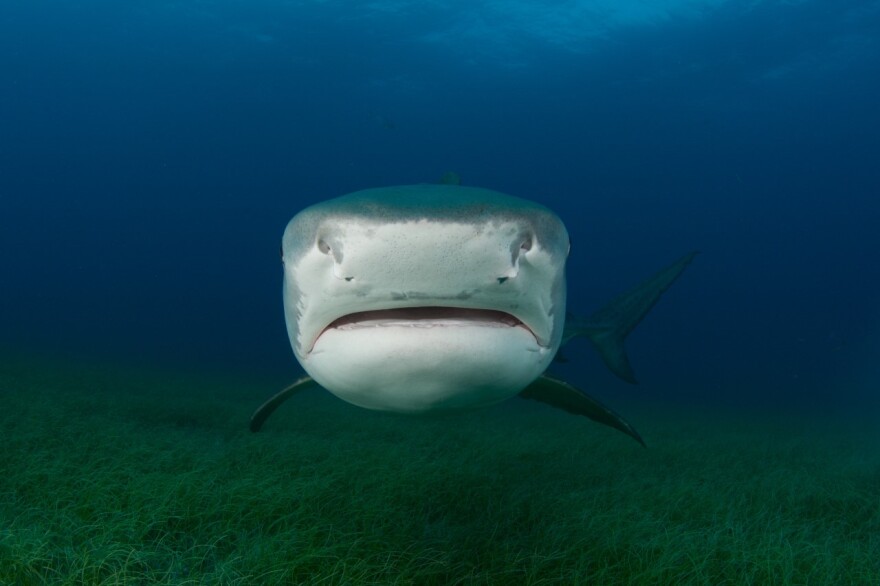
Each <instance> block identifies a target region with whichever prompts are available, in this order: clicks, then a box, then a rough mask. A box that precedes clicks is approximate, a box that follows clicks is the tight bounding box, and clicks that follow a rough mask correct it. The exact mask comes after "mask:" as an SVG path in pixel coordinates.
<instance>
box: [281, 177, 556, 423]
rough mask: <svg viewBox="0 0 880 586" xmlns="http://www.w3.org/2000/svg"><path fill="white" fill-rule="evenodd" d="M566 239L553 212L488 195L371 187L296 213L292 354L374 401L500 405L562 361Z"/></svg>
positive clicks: (338, 386)
mask: <svg viewBox="0 0 880 586" xmlns="http://www.w3.org/2000/svg"><path fill="white" fill-rule="evenodd" d="M568 250H569V239H568V233H567V231H566V229H565V226H564V225H563V223H562V221H561V220H560V219H559V218H558V217H557V216H556V214H554V213H553V212H551V211H550V210H548V209H547V208H545V207H543V206H541V205H539V204H537V203H534V202H531V201H528V200H524V199H520V198H516V197H512V196H508V195H504V194H502V193H498V192H495V191H490V190H486V189H477V188H471V187H461V186H455V185H411V186H400V187H389V188H381V189H370V190H366V191H359V192H356V193H352V194H349V195H345V196H342V197H339V198H336V199H332V200H329V201H325V202H322V203H319V204H316V205H314V206H311V207H309V208H306V209H305V210H303V211H302V212H300V213H299V214H297V215H296V216H295V217H294V218H293V219H292V220H291V221H290V223H289V224H288V225H287V229H286V230H285V232H284V237H283V240H282V247H281V253H282V262H283V264H284V313H285V319H286V322H287V331H288V335H289V337H290V343H291V346H292V347H293V351H294V354H295V355H296V358H297V359H298V360H299V362H300V364H301V365H302V367H303V368H304V369H305V371H306V372H307V373H308V374H309V376H311V377H312V378H313V379H314V380H315V381H316V382H317V383H318V384H320V385H321V386H323V387H324V388H326V389H327V390H329V391H330V392H332V393H333V394H335V395H336V396H338V397H340V398H341V399H343V400H345V401H348V402H350V403H353V404H355V405H358V406H361V407H366V408H369V409H379V410H385V411H396V412H405V413H420V412H430V411H449V410H458V409H467V408H473V407H480V406H484V405H489V404H493V403H496V402H499V401H502V400H504V399H507V398H508V397H511V396H513V395H515V394H517V393H519V392H520V391H521V390H522V389H523V388H525V387H526V386H527V385H529V383H531V382H532V381H534V380H535V379H536V378H537V377H538V376H539V375H541V373H542V372H544V370H545V369H546V368H547V366H548V365H549V363H550V362H551V361H552V359H553V357H554V355H555V353H556V351H557V350H558V349H559V345H560V343H561V341H562V335H563V327H564V322H565V315H566V312H565V260H566V257H567V255H568Z"/></svg>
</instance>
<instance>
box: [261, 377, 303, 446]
mask: <svg viewBox="0 0 880 586" xmlns="http://www.w3.org/2000/svg"><path fill="white" fill-rule="evenodd" d="M317 386H318V383H316V382H315V381H314V380H312V377H310V376H304V377H303V378H301V379H299V380H298V381H296V382H295V383H293V384H292V385H290V386H289V387H287V388H285V389H284V390H282V391H280V392H278V393H276V394H275V395H273V396H272V398H271V399H269V400H268V401H266V402H265V403H263V404H262V405H260V406H259V408H258V409H257V410H256V411H254V414H253V415H251V431H253V432H258V431H260V428H262V427H263V424H264V423H266V420H267V419H269V416H270V415H272V413H274V412H275V409H278V407H280V406H281V403H283V402H284V401H286V400H288V399H289V398H290V397H292V396H293V395H294V394H295V393H298V392H300V391H303V390H305V389H307V388H310V387H317Z"/></svg>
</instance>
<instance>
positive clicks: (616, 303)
mask: <svg viewBox="0 0 880 586" xmlns="http://www.w3.org/2000/svg"><path fill="white" fill-rule="evenodd" d="M697 254H698V252H697V251H693V252H689V253H688V254H686V255H684V256H683V257H681V258H679V259H678V260H677V261H675V262H674V263H672V264H671V265H669V266H667V267H666V268H664V269H662V270H660V271H658V272H657V273H656V274H654V275H653V276H652V277H650V278H648V279H646V280H645V281H643V282H642V283H640V284H639V285H636V286H635V287H633V288H632V289H630V290H629V291H626V292H624V293H621V294H620V295H618V296H617V297H615V298H614V299H612V300H611V301H609V302H608V303H607V304H605V306H604V307H602V308H601V309H599V310H598V311H597V312H595V313H594V314H593V315H591V316H590V317H588V318H586V319H583V318H577V317H574V316H569V318H568V319H567V320H566V324H565V332H564V333H563V337H562V344H563V345H564V344H565V343H566V342H568V341H569V340H571V339H572V338H574V337H577V336H587V337H588V338H589V339H590V341H591V342H592V343H593V346H594V347H595V348H596V350H597V351H598V352H599V356H601V357H602V360H603V361H604V362H605V365H606V366H607V367H608V368H609V369H610V370H611V372H613V373H614V374H616V375H617V376H618V377H620V378H621V379H623V380H625V381H626V382H629V383H636V382H637V381H636V377H635V374H634V373H633V369H632V366H630V363H629V358H627V355H626V348H625V347H624V340H626V336H627V335H628V334H629V333H630V332H631V331H632V330H633V328H635V327H636V326H637V325H638V323H639V322H640V321H642V319H643V318H644V317H645V315H647V314H648V312H649V311H651V308H652V307H654V305H655V304H656V303H657V301H658V300H659V299H660V296H661V295H663V293H664V292H665V291H666V290H667V289H669V287H670V286H671V285H672V284H673V283H674V282H675V280H676V279H678V277H679V276H680V275H681V273H682V272H683V271H684V269H685V268H687V266H688V265H689V264H690V263H691V261H693V260H694V257H695V256H697Z"/></svg>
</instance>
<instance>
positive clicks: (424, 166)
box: [0, 0, 880, 409]
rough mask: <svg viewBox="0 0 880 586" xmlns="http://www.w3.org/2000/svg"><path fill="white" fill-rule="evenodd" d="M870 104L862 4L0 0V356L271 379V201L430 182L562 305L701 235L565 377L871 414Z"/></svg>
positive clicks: (877, 81) (873, 249)
mask: <svg viewBox="0 0 880 586" xmlns="http://www.w3.org/2000/svg"><path fill="white" fill-rule="evenodd" d="M878 104H880V2H877V1H876V0H865V1H860V2H857V1H845V0H804V1H797V2H783V1H778V2H776V1H760V0H758V1H755V2H736V1H730V0H729V1H724V0H695V1H687V2H686V1H684V0H670V1H668V2H648V3H644V2H636V1H635V0H620V1H612V0H601V1H596V2H587V1H571V2H552V1H549V0H545V1H525V0H518V1H512V2H506V3H502V2H494V3H482V2H473V1H471V0H458V1H452V0H448V1H445V0H438V1H436V2H430V3H428V2H412V1H410V2H407V1H393V0H384V1H383V0H377V1H376V2H320V1H301V2H282V1H280V0H248V1H244V0H241V1H238V2H233V1H225V2H221V1H210V0H206V1H200V2H172V1H163V0H151V1H149V2H146V1H126V2H119V1H116V0H113V1H97V0H83V1H81V2H50V3H37V2H33V1H32V0H4V1H3V3H2V6H0V275H2V281H0V347H6V348H14V349H17V350H22V351H25V352H34V353H41V352H45V353H50V354H53V355H56V354H59V353H60V354H69V355H72V356H81V357H114V358H120V359H125V360H134V361H142V362H147V363H155V364H159V365H162V364H179V365H192V366H194V367H197V368H206V369H216V370H217V371H219V372H222V371H223V370H225V369H232V370H236V371H244V372H248V371H253V372H255V373H259V375H260V377H262V379H265V377H267V376H268V377H274V378H277V380H278V381H284V380H287V379H288V378H292V377H293V376H295V375H296V373H297V368H298V367H297V366H296V364H295V361H294V359H293V357H292V354H291V352H290V348H289V346H288V342H287V338H286V334H285V331H284V324H283V316H282V312H281V299H280V280H281V272H280V264H279V262H278V247H279V243H280V237H281V232H282V230H283V228H284V226H285V224H286V223H287V221H288V220H289V218H290V217H291V216H293V214H295V213H296V212H297V211H298V210H299V209H301V208H302V207H304V206H306V205H308V204H310V203H313V202H316V201H319V200H322V199H327V198H330V197H334V196H337V195H341V194H344V193H346V192H350V191H353V190H357V189H361V188H366V187H376V186H382V185H393V184H405V183H416V182H429V181H435V180H437V179H439V178H440V177H441V176H442V175H443V173H444V172H446V171H455V172H457V173H459V174H460V175H461V177H462V180H463V182H464V183H465V184H468V185H477V186H482V187H489V188H493V189H497V190H500V191H503V192H507V193H510V194H513V195H517V196H521V197H526V198H530V199H534V200H537V201H539V202H541V203H544V204H545V205H547V206H549V207H551V208H553V209H554V210H555V211H557V213H559V215H560V216H561V217H562V218H563V219H564V220H565V222H566V223H567V225H568V228H569V231H570V232H571V235H572V240H573V245H574V248H573V252H572V257H571V259H570V264H569V275H570V293H569V295H570V297H569V298H570V309H571V310H572V311H574V312H579V313H589V312H590V311H592V310H594V309H596V308H597V307H598V306H599V305H601V304H602V303H603V302H604V301H605V300H607V299H608V298H609V297H610V296H612V295H613V294H615V293H617V292H619V291H621V290H623V289H625V288H626V287H628V286H630V285H633V284H635V283H636V282H638V281H639V280H640V279H642V278H644V277H647V276H648V275H649V274H651V273H652V272H653V271H654V270H656V269H658V268H660V267H661V266H663V265H665V264H666V263H668V262H671V261H672V260H673V259H675V258H677V257H678V256H679V255H681V254H682V253H684V252H686V251H688V250H691V249H699V250H701V251H702V255H701V256H700V257H699V258H698V260H697V261H696V262H695V263H694V264H693V265H692V266H691V268H690V269H688V272H687V273H686V274H685V275H684V276H683V277H682V279H681V281H680V282H679V283H677V284H676V285H675V286H674V287H673V288H672V289H671V290H670V291H669V293H668V294H667V296H666V297H664V299H663V300H662V301H661V302H660V304H659V305H658V306H657V308H656V309H655V310H654V311H653V313H652V314H651V315H650V316H649V318H648V319H647V320H646V321H645V322H644V323H643V324H641V325H640V326H639V328H638V330H637V331H636V332H635V333H634V334H633V335H632V336H631V339H630V340H629V343H628V345H629V349H630V355H631V359H632V362H633V364H634V366H635V368H636V372H637V374H638V375H639V377H640V379H641V380H642V385H641V387H639V388H632V387H629V386H627V385H625V384H623V383H621V382H619V381H616V380H615V379H614V378H613V377H612V376H611V375H610V374H608V373H606V372H605V371H604V370H603V367H602V365H601V364H600V362H599V361H598V359H596V358H595V357H594V356H593V355H592V354H591V352H592V351H591V349H590V348H589V346H588V344H587V343H585V342H576V343H574V344H573V346H572V347H571V348H569V349H568V350H567V354H568V355H569V357H571V355H573V354H575V355H577V356H578V357H579V359H578V361H577V364H576V366H575V365H572V364H571V363H569V364H568V365H563V366H562V367H560V368H561V369H562V372H563V373H565V374H566V375H567V376H569V377H571V378H573V379H574V380H576V381H577V382H578V383H579V384H583V385H584V386H587V385H589V386H590V388H591V389H592V391H593V392H594V394H596V395H598V396H602V397H608V398H609V399H611V402H612V403H613V402H614V397H630V398H633V397H651V398H652V399H659V400H668V401H681V402H695V403H718V404H722V405H727V404H731V405H739V404H743V405H767V406H773V407H774V408H776V407H778V406H783V407H785V406H801V405H806V406H816V407H821V408H823V409H824V408H829V406H842V407H845V408H849V407H862V406H863V405H866V404H868V405H876V403H877V399H876V398H875V396H876V395H878V394H880V393H877V392H876V391H877V389H878V386H880V360H878V359H877V357H878V356H880V307H878V305H880V304H878V299H880V236H878V235H877V228H878V226H880V109H878V106H877V105H878ZM272 390H274V389H272Z"/></svg>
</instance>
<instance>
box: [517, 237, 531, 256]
mask: <svg viewBox="0 0 880 586" xmlns="http://www.w3.org/2000/svg"><path fill="white" fill-rule="evenodd" d="M519 249H520V250H522V251H523V252H528V251H529V250H531V249H532V237H531V236H526V237H525V238H523V241H522V243H520V245H519Z"/></svg>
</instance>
